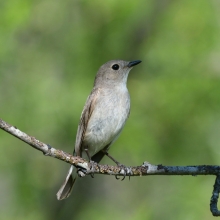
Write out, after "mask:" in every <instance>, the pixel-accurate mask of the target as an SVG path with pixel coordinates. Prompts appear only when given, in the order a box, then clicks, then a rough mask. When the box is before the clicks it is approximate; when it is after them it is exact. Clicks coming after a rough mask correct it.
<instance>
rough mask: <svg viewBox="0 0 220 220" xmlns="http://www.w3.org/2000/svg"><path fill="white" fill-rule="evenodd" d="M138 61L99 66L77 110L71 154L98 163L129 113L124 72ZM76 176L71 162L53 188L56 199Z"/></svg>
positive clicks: (64, 195)
mask: <svg viewBox="0 0 220 220" xmlns="http://www.w3.org/2000/svg"><path fill="white" fill-rule="evenodd" d="M139 63H141V61H140V60H135V61H131V62H128V61H123V60H111V61H108V62H107V63H105V64H103V65H102V66H101V67H100V69H99V70H98V72H97V75H96V78H95V82H94V87H93V89H92V92H91V93H90V95H89V97H88V98H87V101H86V104H85V106H84V108H83V111H82V114H81V118H80V122H79V125H78V130H77V135H76V142H75V148H74V153H73V154H74V155H75V156H80V157H83V158H86V157H88V158H89V160H90V159H91V160H92V161H95V162H97V163H99V162H100V160H101V159H102V158H103V156H104V155H105V154H106V153H107V151H108V150H109V147H110V145H111V144H112V143H113V142H114V141H115V140H116V139H117V137H118V136H119V134H120V133H121V131H122V129H123V127H124V125H125V122H126V120H127V118H128V116H129V113H130V96H129V93H128V89H127V86H126V84H127V78H128V74H129V72H130V70H131V69H132V67H133V66H135V65H137V64H139ZM76 178H77V170H76V168H75V167H74V166H71V167H70V169H69V171H68V174H67V177H66V179H65V181H64V183H63V185H62V186H61V188H60V189H59V191H58V192H57V199H58V200H62V199H66V198H67V197H69V195H70V193H71V191H72V187H73V185H74V183H75V181H76Z"/></svg>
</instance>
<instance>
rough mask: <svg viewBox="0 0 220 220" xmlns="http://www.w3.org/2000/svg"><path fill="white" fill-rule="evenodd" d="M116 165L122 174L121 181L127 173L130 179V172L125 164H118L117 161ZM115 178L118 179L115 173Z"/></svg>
mask: <svg viewBox="0 0 220 220" xmlns="http://www.w3.org/2000/svg"><path fill="white" fill-rule="evenodd" d="M117 165H118V167H119V168H120V171H119V173H121V174H123V177H122V179H121V181H123V180H124V179H125V177H126V176H127V175H129V179H130V172H129V171H128V168H127V167H126V166H125V165H123V164H120V163H118V164H117ZM115 178H116V180H119V179H120V178H119V177H118V175H115Z"/></svg>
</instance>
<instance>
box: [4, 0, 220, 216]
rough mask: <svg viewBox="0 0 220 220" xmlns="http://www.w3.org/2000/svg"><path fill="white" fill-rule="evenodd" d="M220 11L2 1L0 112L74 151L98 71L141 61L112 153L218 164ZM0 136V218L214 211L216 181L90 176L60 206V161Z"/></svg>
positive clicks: (212, 6)
mask: <svg viewBox="0 0 220 220" xmlns="http://www.w3.org/2000/svg"><path fill="white" fill-rule="evenodd" d="M219 7H220V5H219V3H218V2H217V1H214V0H213V1H208V0H200V1H189V0H187V1H171V0H168V1H159V0H157V1H144V0H137V1H130V0H129V1H115V0H114V1H110V0H108V1H100V0H94V1H85V0H81V1H80V0H79V1H69V0H65V1H61V0H58V1H52V0H45V1H35V2H33V1H32V2H31V1H26V0H23V1H15V0H8V1H4V2H1V3H0V32H1V34H0V118H2V119H3V120H5V121H7V122H9V123H11V124H13V125H15V126H17V127H18V128H19V129H21V130H23V131H24V132H26V133H28V134H30V135H32V136H35V137H36V138H38V139H40V140H42V141H44V142H45V143H49V144H51V145H52V146H54V147H56V148H59V149H63V150H64V151H67V152H72V150H73V146H74V140H75V134H76V129H77V125H78V121H79V117H80V114H81V110H82V108H83V105H84V103H85V101H86V98H87V96H88V94H89V93H90V91H91V88H92V86H93V80H94V76H95V73H96V71H97V69H98V68H99V66H100V65H102V64H103V63H104V62H106V61H108V60H111V59H125V60H135V59H141V60H142V61H143V62H142V63H141V64H140V65H139V66H137V67H135V68H134V70H132V72H131V74H130V76H129V79H128V88H129V91H130V94H131V101H132V102H131V115H130V118H129V120H128V122H127V124H126V126H125V129H124V131H123V132H122V134H121V136H120V138H119V139H118V140H117V141H116V142H115V144H114V145H113V146H112V148H111V150H110V153H111V154H112V155H114V157H115V158H117V159H118V160H119V161H120V162H121V163H124V164H126V165H139V164H141V163H142V162H143V161H146V160H147V161H149V162H151V163H154V164H161V163H162V164H164V165H195V164H217V165H219V156H220V155H219V152H218V150H219V146H218V145H219V144H220V135H219V133H220V99H219V97H220V78H219V77H220V62H219V60H220V43H219V39H220V30H219V22H220V16H219ZM0 140H1V141H0V176H1V181H0V192H1V202H0V204H1V205H0V213H1V214H0V219H4V220H10V219H24V218H25V219H30V220H35V219H38V220H41V219H42V220H44V219H47V220H48V219H67V218H68V219H86V218H89V219H103V218H105V219H113V218H115V219H177V220H178V219H211V218H212V216H211V213H210V211H209V199H210V196H211V192H212V185H213V182H214V177H210V176H206V177H201V176H199V177H196V178H193V177H165V176H154V177H142V178H131V181H128V179H126V180H125V181H123V182H121V181H116V180H115V179H114V177H108V176H95V178H94V179H91V178H90V177H86V178H83V179H80V180H79V181H78V183H77V186H76V187H75V189H74V191H73V195H72V196H71V197H70V198H69V199H68V200H67V201H65V202H63V201H62V202H58V201H57V200H56V197H55V194H56V191H57V190H58V188H59V186H60V184H61V182H62V181H63V179H64V177H65V174H66V172H67V169H68V165H67V164H64V163H62V162H60V161H58V160H54V159H51V158H47V157H44V156H43V155H42V154H41V153H39V152H37V151H35V150H33V149H32V148H31V147H29V146H27V145H25V144H24V143H22V142H21V141H19V140H16V139H15V138H13V137H12V136H10V135H8V134H6V133H5V132H3V131H0ZM102 163H108V164H109V163H112V162H111V161H109V160H108V159H107V158H105V159H104V160H103V161H102Z"/></svg>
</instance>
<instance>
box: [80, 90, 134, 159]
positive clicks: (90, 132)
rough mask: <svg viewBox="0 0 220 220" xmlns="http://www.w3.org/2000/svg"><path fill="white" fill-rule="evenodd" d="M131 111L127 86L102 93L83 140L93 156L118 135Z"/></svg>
mask: <svg viewBox="0 0 220 220" xmlns="http://www.w3.org/2000/svg"><path fill="white" fill-rule="evenodd" d="M129 111H130V97H129V93H128V90H127V88H126V87H125V88H119V89H117V88H115V89H114V90H113V89H111V90H105V91H102V92H101V93H100V96H99V98H98V99H97V102H96V106H95V108H94V111H93V113H92V115H91V118H90V120H89V123H88V126H87V129H86V132H85V138H84V141H83V145H84V146H86V147H88V150H89V153H90V155H91V156H92V155H94V154H95V153H97V152H98V151H100V150H102V149H103V148H104V147H106V146H107V145H108V144H110V143H112V142H113V141H114V140H115V139H116V138H117V137H118V135H119V134H120V132H121V130H122V128H123V127H124V124H125V122H126V120H127V118H128V115H129Z"/></svg>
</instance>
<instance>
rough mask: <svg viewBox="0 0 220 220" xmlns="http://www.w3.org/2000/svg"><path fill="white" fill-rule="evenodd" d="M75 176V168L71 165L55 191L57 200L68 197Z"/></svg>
mask: <svg viewBox="0 0 220 220" xmlns="http://www.w3.org/2000/svg"><path fill="white" fill-rule="evenodd" d="M76 177H77V174H76V168H75V167H74V166H71V167H70V169H69V171H68V174H67V176H66V179H65V181H64V183H63V184H62V186H61V187H60V189H59V191H58V192H57V199H58V200H62V199H66V198H68V197H69V195H70V194H71V192H72V188H73V185H74V183H75V181H76Z"/></svg>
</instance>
